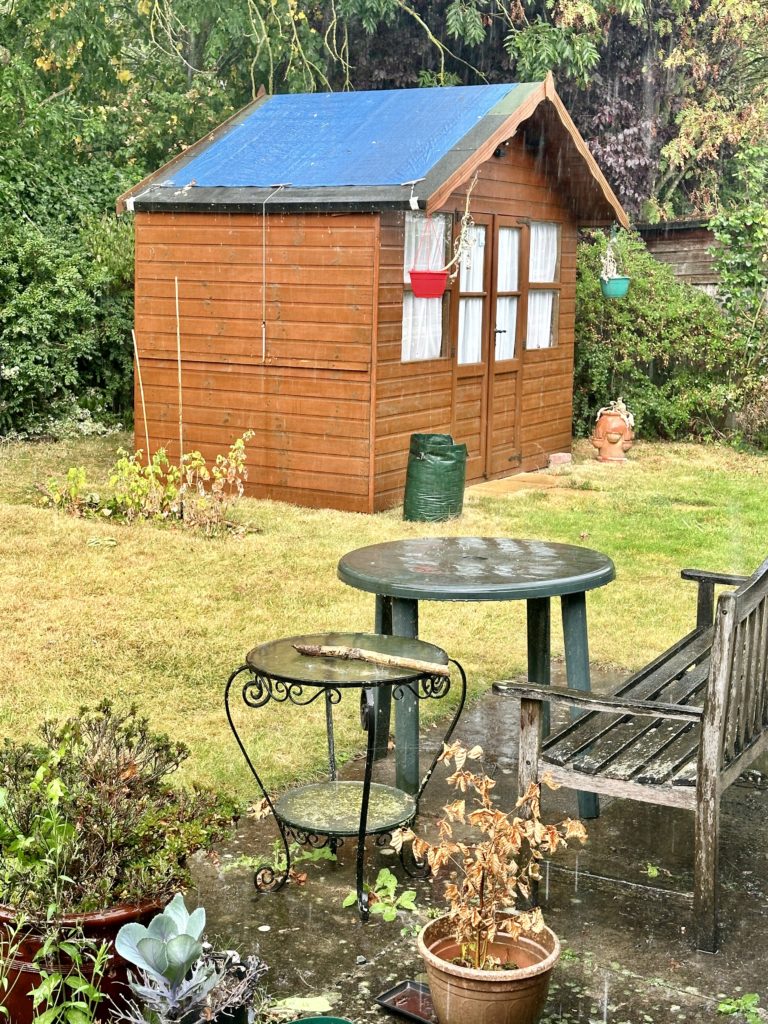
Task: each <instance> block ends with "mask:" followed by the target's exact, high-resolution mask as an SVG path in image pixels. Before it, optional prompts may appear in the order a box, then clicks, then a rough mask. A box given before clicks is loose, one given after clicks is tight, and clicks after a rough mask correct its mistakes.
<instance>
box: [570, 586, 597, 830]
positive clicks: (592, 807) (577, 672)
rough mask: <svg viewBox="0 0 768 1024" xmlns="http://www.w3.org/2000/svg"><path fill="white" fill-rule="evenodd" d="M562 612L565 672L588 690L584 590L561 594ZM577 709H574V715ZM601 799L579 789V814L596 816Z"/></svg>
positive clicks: (572, 681)
mask: <svg viewBox="0 0 768 1024" xmlns="http://www.w3.org/2000/svg"><path fill="white" fill-rule="evenodd" d="M560 604H561V607H562V612H563V641H564V643H565V675H566V680H567V682H568V686H571V687H573V689H575V690H584V691H586V692H587V693H588V692H589V690H590V688H591V687H590V681H589V640H588V636H587V598H586V594H584V593H581V594H564V595H563V596H562V597H561V598H560ZM579 714H580V712H579V711H578V710H577V711H576V717H578V715H579ZM599 814H600V802H599V800H598V798H597V794H596V793H581V792H580V793H579V816H580V817H581V818H597V817H598V816H599Z"/></svg>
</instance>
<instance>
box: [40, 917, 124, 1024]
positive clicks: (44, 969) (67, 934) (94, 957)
mask: <svg viewBox="0 0 768 1024" xmlns="http://www.w3.org/2000/svg"><path fill="white" fill-rule="evenodd" d="M109 960H110V951H109V945H108V943H106V942H101V943H98V942H94V941H93V940H91V939H86V938H84V937H83V936H82V934H80V933H79V932H78V930H77V929H72V928H58V927H56V926H53V925H52V926H51V927H50V928H49V930H48V933H47V935H46V937H45V941H44V942H43V944H42V945H41V947H40V949H39V950H38V951H37V952H36V954H35V961H34V962H35V965H36V966H37V968H38V970H39V972H40V983H39V984H38V985H36V986H35V987H34V988H32V989H31V991H30V993H29V994H30V996H31V997H32V1006H33V1009H34V1012H35V1024H91V1022H92V1021H95V1020H96V1017H95V1013H96V1008H97V1007H98V1006H99V1004H100V1003H102V1002H103V1000H104V995H103V993H102V992H101V991H100V988H99V983H100V981H101V979H102V978H103V977H104V974H105V973H106V970H107V966H108V964H109ZM51 962H53V963H55V965H56V967H55V968H54V969H51V968H49V967H48V964H49V963H51Z"/></svg>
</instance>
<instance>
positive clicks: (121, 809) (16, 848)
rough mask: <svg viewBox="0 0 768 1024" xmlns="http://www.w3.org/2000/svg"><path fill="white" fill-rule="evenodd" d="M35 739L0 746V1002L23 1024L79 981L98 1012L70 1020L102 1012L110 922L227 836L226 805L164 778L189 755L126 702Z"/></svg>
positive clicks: (165, 893)
mask: <svg viewBox="0 0 768 1024" xmlns="http://www.w3.org/2000/svg"><path fill="white" fill-rule="evenodd" d="M39 735H40V742H38V743H36V744H32V743H16V742H12V741H10V740H6V741H5V743H4V745H3V746H2V748H0V960H2V962H3V965H4V966H3V972H4V974H5V979H6V980H5V983H4V987H5V991H4V993H3V998H2V1003H3V1006H5V1007H6V1008H7V1010H8V1013H9V1015H10V1019H11V1020H13V1022H14V1024H28V1022H31V1021H32V1020H33V1018H34V1017H35V1016H39V1015H40V1014H42V1013H43V1012H44V1011H46V1010H47V1009H53V1007H59V1009H60V1008H61V1001H62V1000H63V999H64V998H65V996H66V995H67V993H70V994H71V993H72V992H73V991H75V990H76V988H77V987H78V986H81V987H82V990H83V991H84V992H86V991H87V992H88V995H89V998H90V1000H91V1002H92V1003H93V1007H95V1009H94V1008H93V1007H92V1008H91V1010H89V1011H88V1012H89V1014H91V1016H84V1017H82V1018H78V1019H82V1020H83V1021H87V1020H90V1019H92V1018H93V1016H95V1017H96V1018H97V1019H108V1010H107V1007H106V1004H107V997H109V996H114V995H116V994H117V993H118V992H119V991H120V990H121V988H122V986H123V984H124V981H125V977H126V973H125V964H124V963H123V961H122V960H121V959H120V958H119V957H115V956H114V955H113V950H114V947H113V943H114V938H115V936H116V934H117V932H118V930H119V929H120V927H121V926H122V925H124V924H125V923H126V922H129V921H148V920H149V919H150V918H151V917H152V916H153V914H154V913H156V911H157V910H158V909H159V908H160V907H161V906H162V905H163V904H164V903H165V902H166V901H167V900H168V898H169V897H170V896H171V895H172V894H173V893H174V892H176V891H177V890H178V889H179V888H181V887H182V886H183V885H185V884H186V883H187V881H188V874H187V869H186V858H187V857H188V856H189V854H191V853H193V852H194V851H196V850H198V849H201V848H207V847H209V846H210V845H212V844H213V843H214V842H216V841H217V840H219V839H220V838H222V837H223V836H224V835H225V833H226V831H227V828H228V826H229V824H230V823H231V821H232V818H233V816H234V806H233V805H232V804H231V803H229V802H227V801H225V800H223V799H222V798H221V797H219V796H217V795H215V794H213V793H209V792H206V791H203V790H199V789H191V790H190V789H184V788H181V787H172V786H171V785H170V784H169V782H168V777H169V776H170V775H171V774H172V773H173V772H175V771H176V769H177V768H178V767H179V766H180V765H181V764H182V763H183V762H184V760H185V759H186V758H187V757H188V754H189V752H188V750H187V748H186V747H185V746H184V745H183V744H180V743H174V742H172V741H171V740H169V739H168V738H167V737H166V736H162V735H158V734H155V733H153V732H151V731H150V729H149V725H148V723H147V721H146V719H144V718H141V717H139V716H138V714H137V711H136V709H135V708H129V709H126V710H117V709H115V708H114V707H113V706H112V704H111V703H109V702H108V701H104V702H103V703H101V704H99V705H98V706H97V707H95V708H82V709H81V710H80V711H79V713H78V714H77V715H75V716H73V717H72V718H70V719H68V720H67V721H65V722H63V723H58V722H46V723H44V724H43V725H42V727H41V728H40V730H39ZM51 978H54V979H56V978H58V979H59V981H58V982H57V984H58V988H56V986H55V985H53V983H52V982H51V981H50V979H51ZM52 986H53V987H52ZM33 990H36V995H34V996H33V995H31V994H30V993H31V992H32V991H33ZM83 1012H84V1011H83ZM50 1019H51V1020H58V1019H59V1017H57V1016H51V1018H50ZM61 1019H62V1020H64V1019H65V1017H63V1016H61ZM73 1019H74V1018H73Z"/></svg>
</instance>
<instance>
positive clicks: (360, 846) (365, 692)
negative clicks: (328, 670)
mask: <svg viewBox="0 0 768 1024" xmlns="http://www.w3.org/2000/svg"><path fill="white" fill-rule="evenodd" d="M360 724H361V725H362V727H363V729H364V730H365V731H366V732H367V734H368V743H367V749H366V754H365V776H364V778H363V795H362V799H361V802H360V827H359V829H358V833H357V864H356V885H357V910H358V913H359V914H360V920H361V921H363V922H365V921H367V920H368V917H369V914H370V911H369V908H368V894H367V893H366V891H365V886H364V880H363V874H364V870H365V837H366V834H367V831H368V804H369V802H370V798H371V777H372V775H373V760H374V755H375V750H376V700H375V695H374V690H373V688H372V687H370V686H365V687H363V689H362V690H361V691H360Z"/></svg>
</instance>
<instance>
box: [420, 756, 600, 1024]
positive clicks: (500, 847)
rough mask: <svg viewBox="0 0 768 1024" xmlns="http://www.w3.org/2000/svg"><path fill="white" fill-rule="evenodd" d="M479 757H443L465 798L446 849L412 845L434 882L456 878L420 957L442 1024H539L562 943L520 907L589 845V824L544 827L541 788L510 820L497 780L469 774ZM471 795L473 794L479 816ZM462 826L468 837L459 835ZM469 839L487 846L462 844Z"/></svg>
mask: <svg viewBox="0 0 768 1024" xmlns="http://www.w3.org/2000/svg"><path fill="white" fill-rule="evenodd" d="M480 757H482V749H481V748H480V747H473V748H472V749H471V750H467V749H466V748H465V747H463V746H462V745H461V743H452V744H451V745H450V746H446V747H444V749H443V753H442V754H441V757H440V760H441V761H442V762H443V763H444V764H446V765H450V764H451V762H453V765H454V769H455V770H454V772H453V774H452V775H451V776H450V778H449V779H448V782H449V783H450V784H451V785H452V786H454V787H455V788H456V789H457V790H459V791H460V793H461V796H460V798H459V799H457V800H454V801H453V802H452V803H449V804H447V805H446V806H445V807H444V808H443V810H444V812H445V817H444V818H442V819H441V820H440V821H439V822H438V827H439V837H440V838H439V841H438V842H437V843H435V844H432V843H429V842H427V841H426V840H425V839H421V838H419V837H417V836H413V837H412V850H413V854H414V856H415V858H416V859H417V860H418V861H422V862H426V863H427V864H428V865H429V868H430V869H431V871H432V873H433V874H437V873H438V872H440V871H441V870H442V869H444V868H449V869H450V870H451V876H450V880H449V881H448V883H447V884H446V887H445V895H446V897H447V899H448V904H449V907H450V909H449V911H448V913H447V914H446V915H445V916H443V917H440V918H438V919H437V920H435V921H433V922H430V923H429V924H427V925H426V927H425V928H424V929H423V930H422V932H421V934H420V936H419V939H418V946H419V952H420V953H421V955H422V957H423V958H424V961H425V964H426V968H427V975H428V978H429V988H430V992H431V993H432V1001H433V1003H434V1006H435V1012H436V1013H437V1018H438V1020H439V1022H440V1024H462V1022H466V1021H474V1020H482V1021H483V1024H534V1022H535V1021H537V1020H538V1018H539V1016H540V1014H541V1012H542V1009H543V1007H544V1003H545V1001H546V996H547V989H548V987H549V978H550V974H551V972H552V968H553V967H554V966H555V963H556V962H557V959H558V957H559V955H560V943H559V942H558V939H557V936H556V935H555V934H554V932H552V931H551V930H550V929H549V928H547V927H546V926H545V925H544V921H543V919H542V915H541V910H540V909H539V908H538V907H533V908H528V909H521V908H520V907H519V906H518V903H519V902H520V901H526V902H528V901H530V899H531V896H532V894H533V889H534V886H535V884H536V882H537V880H538V878H539V865H540V863H541V860H542V859H543V857H544V856H545V855H548V854H552V853H554V852H555V851H556V850H558V849H560V848H561V847H564V846H565V845H566V843H567V840H568V839H578V840H580V841H582V842H583V841H584V840H585V839H586V832H585V829H584V826H583V825H582V824H581V822H580V821H573V820H571V819H569V818H567V819H566V820H565V821H562V822H560V823H559V824H557V825H545V824H544V823H543V822H542V820H541V808H540V787H539V785H538V784H533V785H531V786H530V787H529V789H528V791H527V792H526V793H524V794H523V796H522V797H521V798H520V799H519V800H518V801H517V804H516V805H515V808H514V810H513V811H512V812H511V813H508V812H505V811H502V810H501V809H500V808H498V807H497V806H495V805H494V802H493V799H492V797H491V790H492V789H493V787H494V786H495V782H494V780H493V779H492V778H490V777H489V776H488V775H486V774H485V773H475V772H472V771H470V770H469V769H468V768H467V762H468V761H474V760H477V759H479V758H480ZM544 781H545V782H546V781H547V780H546V779H545V780H544ZM550 785H551V783H550ZM465 793H471V794H474V797H475V799H474V804H475V806H474V808H473V809H470V808H468V807H467V805H466V800H465V798H464V794H465ZM455 826H459V828H460V830H461V833H462V836H456V835H454V827H455ZM466 829H475V830H476V831H477V832H479V833H480V835H481V837H482V838H480V839H477V840H475V841H469V840H467V839H465V838H463V833H464V832H465V830H466Z"/></svg>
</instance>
